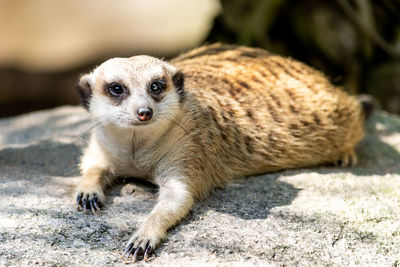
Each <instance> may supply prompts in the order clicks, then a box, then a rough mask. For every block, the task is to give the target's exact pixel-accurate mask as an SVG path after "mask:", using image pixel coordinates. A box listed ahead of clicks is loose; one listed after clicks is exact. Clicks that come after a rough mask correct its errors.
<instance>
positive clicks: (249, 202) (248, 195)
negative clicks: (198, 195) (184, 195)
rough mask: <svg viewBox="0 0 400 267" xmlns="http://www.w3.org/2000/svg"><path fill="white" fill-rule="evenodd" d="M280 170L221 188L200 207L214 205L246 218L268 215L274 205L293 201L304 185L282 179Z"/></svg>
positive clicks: (287, 203) (282, 204)
mask: <svg viewBox="0 0 400 267" xmlns="http://www.w3.org/2000/svg"><path fill="white" fill-rule="evenodd" d="M279 176H280V174H279V173H274V174H269V175H263V176H254V177H246V178H244V179H242V180H239V181H238V182H236V183H234V184H233V185H231V186H228V187H227V188H219V189H217V190H216V191H215V192H214V193H213V194H212V195H211V196H210V197H209V198H208V199H207V200H205V201H203V202H202V203H201V204H200V208H199V211H200V212H205V211H206V210H207V209H210V208H211V209H214V210H216V211H218V212H221V213H229V214H231V215H234V216H237V217H240V218H242V219H245V220H253V219H265V218H266V217H268V215H269V213H270V211H271V209H272V208H274V207H277V206H285V205H289V204H290V203H291V202H292V201H293V200H294V199H295V198H296V197H297V195H298V193H299V191H300V189H298V188H295V187H294V186H292V185H290V184H288V183H285V182H282V181H279V180H278V178H279Z"/></svg>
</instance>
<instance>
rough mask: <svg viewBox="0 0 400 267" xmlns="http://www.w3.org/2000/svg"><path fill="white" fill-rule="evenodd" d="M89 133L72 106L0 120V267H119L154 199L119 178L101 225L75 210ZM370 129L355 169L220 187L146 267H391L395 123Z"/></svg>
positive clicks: (394, 259)
mask: <svg viewBox="0 0 400 267" xmlns="http://www.w3.org/2000/svg"><path fill="white" fill-rule="evenodd" d="M91 125H93V123H92V122H91V121H90V119H89V117H88V114H86V112H85V111H84V110H83V109H81V108H78V107H62V108H57V109H54V110H50V111H43V112H36V113H32V114H28V115H24V116H20V117H16V118H9V119H3V120H0V265H1V266H3V265H5V266H8V265H10V266H11V265H13V266H17V265H18V266H26V265H35V264H37V265H44V266H76V265H79V266H82V265H90V266H104V265H113V266H114V265H116V266H118V265H121V266H123V264H122V262H121V261H120V260H119V258H118V257H119V255H120V252H121V249H122V248H123V247H124V245H125V243H126V241H127V240H128V239H129V237H130V235H131V234H132V233H133V231H134V230H135V229H136V228H137V226H138V225H139V223H140V222H142V221H143V220H144V218H145V216H146V213H148V212H149V211H150V210H151V208H152V207H153V205H154V203H155V200H156V191H157V189H156V188H155V187H153V186H151V185H148V184H145V183H142V182H140V181H138V180H134V179H132V180H127V181H125V182H124V183H121V184H118V185H116V186H114V187H113V188H112V189H110V190H109V192H108V193H107V195H108V199H107V206H106V207H105V209H104V210H103V212H102V213H101V215H100V216H93V215H83V214H81V213H79V212H77V211H76V210H75V205H74V201H73V200H72V198H71V192H72V190H71V188H72V185H73V184H74V183H75V182H76V181H77V179H78V175H79V173H78V170H77V167H76V166H77V163H78V160H79V156H80V153H81V152H80V150H81V146H82V145H83V144H84V142H85V140H86V139H87V136H88V129H89V128H90V127H91ZM366 128H367V131H368V135H367V136H366V138H365V139H364V140H363V141H362V143H361V144H360V145H359V148H358V152H359V153H358V154H359V156H360V164H359V165H358V166H357V167H355V168H351V169H345V168H335V167H320V168H312V169H300V170H290V171H283V172H278V173H273V174H266V175H261V176H258V177H248V178H244V179H242V180H239V181H237V182H236V183H235V184H232V185H230V186H228V187H226V188H225V189H217V190H216V191H215V192H214V193H213V194H212V195H211V196H210V197H209V198H208V199H206V200H203V201H201V202H200V203H198V204H197V205H196V206H195V208H194V210H193V211H192V212H191V214H190V215H189V216H188V217H187V218H186V219H185V220H184V221H183V222H182V223H181V224H180V225H178V226H176V227H175V228H173V229H171V230H170V232H169V235H168V238H167V240H166V241H165V242H164V243H163V244H162V246H161V247H160V248H159V249H158V250H157V252H156V255H155V257H152V258H151V261H150V262H149V263H147V264H146V265H169V266H176V265H179V266H189V265H197V266H200V265H204V264H209V265H213V266H215V265H222V266H230V265H263V266H265V265H272V266H281V265H289V266H300V265H303V266H304V265H314V264H316V265H330V266H331V265H332V266H341V265H363V266H365V265H379V266H390V265H394V266H398V265H399V264H400V249H399V248H400V209H399V206H400V164H399V162H400V154H399V153H400V119H399V118H398V117H396V116H394V115H389V114H386V113H384V112H376V113H375V114H374V115H373V116H372V118H371V120H370V121H369V122H368V124H367V125H366ZM139 265H144V264H143V263H139Z"/></svg>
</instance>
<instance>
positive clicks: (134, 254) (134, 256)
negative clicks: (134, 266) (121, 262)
mask: <svg viewBox="0 0 400 267" xmlns="http://www.w3.org/2000/svg"><path fill="white" fill-rule="evenodd" d="M141 250H142V247H138V248H137V249H136V250H135V253H133V257H132V261H131V262H132V263H135V262H136V259H137V256H138V254H139V252H140V251H141Z"/></svg>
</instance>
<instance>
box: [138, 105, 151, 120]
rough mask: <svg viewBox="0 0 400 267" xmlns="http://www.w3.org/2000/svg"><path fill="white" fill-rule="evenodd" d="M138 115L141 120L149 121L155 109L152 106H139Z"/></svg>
mask: <svg viewBox="0 0 400 267" xmlns="http://www.w3.org/2000/svg"><path fill="white" fill-rule="evenodd" d="M137 117H138V119H139V121H149V120H150V119H151V117H153V110H152V109H151V108H147V107H146V108H138V110H137Z"/></svg>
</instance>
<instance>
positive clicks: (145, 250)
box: [121, 225, 165, 263]
mask: <svg viewBox="0 0 400 267" xmlns="http://www.w3.org/2000/svg"><path fill="white" fill-rule="evenodd" d="M151 228H152V227H146V225H144V226H142V227H141V228H140V229H139V230H138V231H137V232H136V233H135V234H134V235H133V236H132V237H131V238H130V239H129V241H128V244H127V246H126V249H125V252H124V253H123V254H122V256H121V258H122V259H124V260H125V261H124V263H127V262H128V261H129V259H130V258H131V262H132V263H135V262H136V261H137V260H140V258H141V257H143V258H142V259H143V261H147V260H148V258H149V256H150V254H151V253H152V252H153V251H154V249H155V248H156V247H157V246H158V245H159V244H160V242H161V240H162V239H164V237H165V233H161V232H158V231H157V230H156V229H151Z"/></svg>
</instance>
